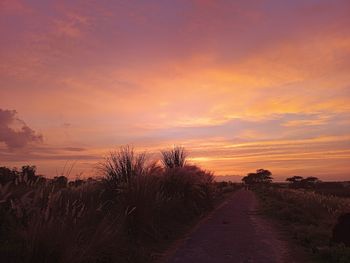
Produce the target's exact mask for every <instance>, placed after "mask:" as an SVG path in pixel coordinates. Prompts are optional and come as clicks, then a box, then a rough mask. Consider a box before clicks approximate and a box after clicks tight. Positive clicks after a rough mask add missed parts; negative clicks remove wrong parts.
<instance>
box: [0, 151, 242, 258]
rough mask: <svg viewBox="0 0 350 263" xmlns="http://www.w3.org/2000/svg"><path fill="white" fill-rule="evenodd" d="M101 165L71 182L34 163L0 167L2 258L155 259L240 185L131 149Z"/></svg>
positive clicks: (198, 169)
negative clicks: (41, 171)
mask: <svg viewBox="0 0 350 263" xmlns="http://www.w3.org/2000/svg"><path fill="white" fill-rule="evenodd" d="M167 158H168V157H167ZM175 158H177V159H176V160H174V163H177V162H178V156H177V155H176V156H175ZM181 158H182V157H181ZM168 161H169V160H168ZM101 167H102V171H103V175H104V176H103V178H101V179H88V180H79V182H78V181H76V182H70V183H67V181H66V180H64V178H61V177H56V179H52V180H49V179H46V178H40V177H38V176H36V175H35V167H32V166H26V168H25V169H23V171H22V172H17V171H15V170H12V171H11V170H9V169H6V168H1V169H0V172H1V175H0V179H1V181H0V182H1V183H0V258H1V260H2V261H4V262H9V263H10V262H13V263H17V262H21V263H22V262H23V263H29V262H36V263H41V262H50V263H63V262H72V263H82V262H84V263H85V262H91V263H92V262H106V263H107V262H121V263H123V262H152V261H154V260H155V259H156V258H157V257H158V256H157V255H158V254H159V253H162V251H163V250H164V249H166V246H167V245H168V244H170V243H171V242H172V241H174V240H175V239H177V238H178V237H179V235H180V234H181V233H182V231H184V229H186V228H187V227H188V225H191V224H193V222H195V221H196V220H199V218H201V216H203V215H204V214H205V213H207V212H208V211H210V210H211V209H213V208H214V207H215V205H216V204H217V202H218V201H219V200H221V199H222V198H223V197H224V196H225V193H228V192H230V191H233V190H235V189H236V187H235V186H233V185H232V184H226V185H223V184H220V183H215V182H214V181H213V175H212V174H211V173H210V172H207V171H204V170H202V169H200V168H199V167H197V166H190V165H185V163H184V162H183V165H176V166H173V167H167V166H166V167H164V166H163V167H162V166H159V165H157V164H156V163H154V162H149V161H148V160H147V156H146V155H145V154H144V153H142V154H138V153H136V152H134V150H133V149H131V148H129V147H124V148H121V149H119V150H118V151H116V152H114V153H111V154H110V155H109V156H108V157H107V159H106V160H105V162H104V163H102V164H101ZM28 175H29V176H28Z"/></svg>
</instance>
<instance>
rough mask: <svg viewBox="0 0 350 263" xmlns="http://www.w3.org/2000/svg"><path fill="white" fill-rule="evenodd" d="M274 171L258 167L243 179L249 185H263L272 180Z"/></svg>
mask: <svg viewBox="0 0 350 263" xmlns="http://www.w3.org/2000/svg"><path fill="white" fill-rule="evenodd" d="M271 175H272V173H271V172H270V171H269V170H265V169H258V170H257V171H256V173H249V174H248V175H247V176H245V177H243V178H242V181H243V182H244V183H245V184H247V185H261V184H268V183H271V182H272V179H273V178H272V177H271Z"/></svg>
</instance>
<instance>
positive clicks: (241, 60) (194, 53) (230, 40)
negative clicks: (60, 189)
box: [0, 0, 350, 180]
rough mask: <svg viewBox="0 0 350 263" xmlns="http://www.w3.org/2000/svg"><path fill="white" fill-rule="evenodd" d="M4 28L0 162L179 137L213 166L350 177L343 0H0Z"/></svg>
mask: <svg viewBox="0 0 350 263" xmlns="http://www.w3.org/2000/svg"><path fill="white" fill-rule="evenodd" d="M73 2H74V3H73ZM0 32H1V37H0V166H3V165H6V166H10V167H13V166H17V167H19V166H21V165H22V164H35V165H37V167H38V172H39V173H41V174H45V175H47V176H55V175H57V174H58V173H60V172H61V171H62V169H63V167H64V165H65V163H66V162H67V161H68V162H69V163H73V162H76V164H75V167H74V170H73V174H72V176H73V177H74V175H75V174H76V173H79V172H83V173H84V175H86V176H87V175H91V174H93V173H94V167H95V164H96V163H97V162H99V161H100V160H101V157H102V156H103V155H104V154H105V153H106V152H108V151H109V150H112V149H115V148H116V147H118V146H120V145H125V144H131V145H133V146H135V148H136V149H139V150H145V149H147V151H148V152H149V153H157V151H158V150H160V149H163V148H164V147H169V146H172V145H174V144H178V145H183V146H185V147H186V148H187V150H188V152H189V153H190V157H191V159H190V162H192V163H196V164H198V165H200V166H202V167H204V168H205V169H208V170H211V171H213V172H214V173H215V174H216V175H233V174H235V175H244V174H246V173H247V172H252V171H254V170H256V169H258V168H265V169H269V170H271V171H272V173H273V175H274V177H275V178H276V179H277V180H284V178H285V177H287V176H290V175H302V176H311V175H312V176H318V177H319V178H321V179H323V180H346V179H348V180H349V179H350V2H349V1H348V0H344V1H337V0H334V1H329V0H327V1H322V0H319V1H316V0H309V1H305V0H293V1H281V0H274V1H247V0H241V1H220V0H218V1H209V0H202V1H200V0H198V1H191V0H182V1H175V0H164V1H160V0H158V1H152V0H147V1H146V0H145V1H87V0H84V1H38V0H36V1H17V0H0Z"/></svg>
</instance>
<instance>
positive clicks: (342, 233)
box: [332, 213, 350, 247]
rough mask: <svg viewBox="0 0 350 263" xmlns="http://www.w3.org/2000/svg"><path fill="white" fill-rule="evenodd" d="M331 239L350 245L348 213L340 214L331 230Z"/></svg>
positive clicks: (349, 218)
mask: <svg viewBox="0 0 350 263" xmlns="http://www.w3.org/2000/svg"><path fill="white" fill-rule="evenodd" d="M332 241H334V242H336V243H343V244H344V245H346V246H348V247H350V213H346V214H342V215H341V216H340V217H339V218H338V222H337V224H336V225H335V226H334V228H333V231H332Z"/></svg>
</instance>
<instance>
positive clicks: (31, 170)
mask: <svg viewBox="0 0 350 263" xmlns="http://www.w3.org/2000/svg"><path fill="white" fill-rule="evenodd" d="M35 173H36V166H35V165H24V166H22V171H21V176H22V177H23V178H26V179H27V180H28V181H34V180H35V179H36V178H37V176H36V175H35Z"/></svg>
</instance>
